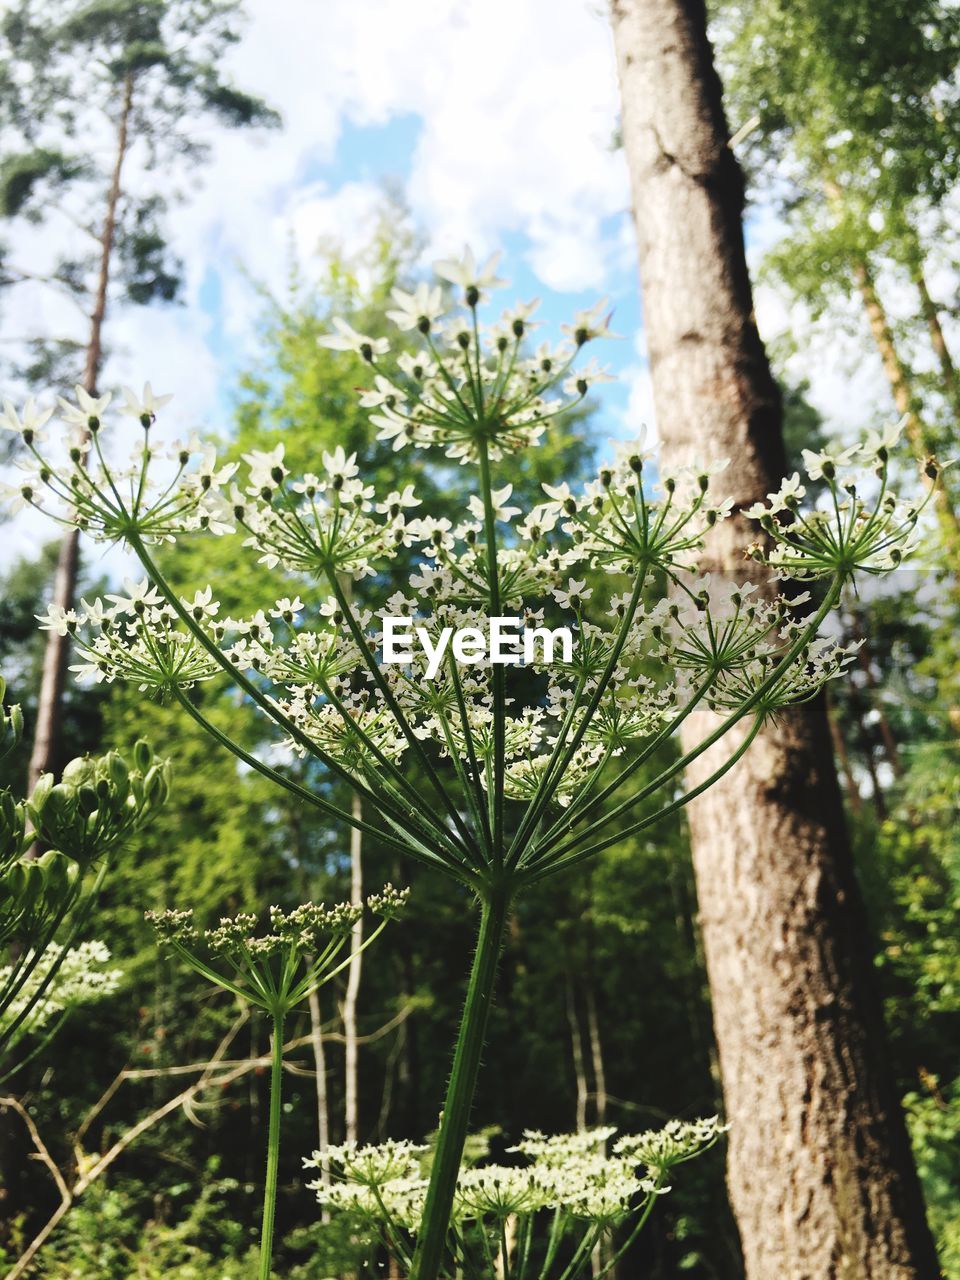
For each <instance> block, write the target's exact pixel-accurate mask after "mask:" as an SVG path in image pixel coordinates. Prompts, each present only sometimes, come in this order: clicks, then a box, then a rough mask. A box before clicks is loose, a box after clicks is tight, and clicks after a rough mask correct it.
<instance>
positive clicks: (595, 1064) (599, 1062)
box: [585, 974, 607, 1125]
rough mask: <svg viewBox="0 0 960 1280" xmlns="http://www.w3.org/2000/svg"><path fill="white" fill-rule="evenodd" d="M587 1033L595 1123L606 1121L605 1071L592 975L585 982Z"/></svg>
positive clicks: (601, 1123) (604, 1122) (600, 1123)
mask: <svg viewBox="0 0 960 1280" xmlns="http://www.w3.org/2000/svg"><path fill="white" fill-rule="evenodd" d="M585 1000H586V1006H587V1034H588V1037H589V1040H590V1067H591V1070H592V1072H593V1107H594V1115H595V1117H596V1121H597V1124H599V1125H603V1124H606V1123H607V1073H606V1070H605V1069H604V1065H603V1041H602V1040H601V1039H600V1019H599V1018H598V1017H597V996H596V992H595V990H594V981H593V975H592V974H591V975H590V977H589V981H588V982H587V984H586V993H585Z"/></svg>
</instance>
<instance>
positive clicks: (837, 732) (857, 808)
mask: <svg viewBox="0 0 960 1280" xmlns="http://www.w3.org/2000/svg"><path fill="white" fill-rule="evenodd" d="M827 719H828V720H829V723H830V739H831V741H832V742H833V754H834V756H835V757H836V760H837V763H838V764H839V766H840V772H841V773H842V774H843V780H844V783H845V784H846V792H847V802H848V803H849V805H850V808H851V810H852V811H853V812H854V813H861V812H862V811H863V796H862V795H861V794H860V788H859V787H858V786H857V780H856V778H855V777H854V776H853V768H852V766H851V764H850V752H849V751H848V750H847V742H846V739H845V738H844V736H843V730H842V729H841V728H840V723H839V721H838V720H837V715H836V712H835V711H834V710H833V707H832V706H828V707H827Z"/></svg>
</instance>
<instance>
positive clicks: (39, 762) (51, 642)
mask: <svg viewBox="0 0 960 1280" xmlns="http://www.w3.org/2000/svg"><path fill="white" fill-rule="evenodd" d="M132 107H133V76H132V74H128V75H127V77H126V79H125V80H124V84H123V99H122V101H121V105H120V116H119V119H118V121H117V150H116V157H115V159H114V164H113V173H112V175H111V178H110V186H109V188H108V190H107V203H106V209H105V211H104V217H103V231H102V232H101V236H100V269H99V272H98V275H97V287H96V291H95V293H94V300H93V310H92V312H91V313H90V335H89V338H88V340H87V357H86V364H85V366H84V371H83V388H84V390H85V391H87V392H89V394H90V395H96V393H97V380H98V379H99V377H100V366H101V364H102V363H103V322H104V319H105V318H106V314H107V290H108V287H109V284H110V264H111V260H112V257H113V248H114V243H115V240H116V230H117V207H118V205H119V203H120V193H121V189H122V188H121V175H122V173H123V162H124V160H125V159H126V155H127V148H128V145H129V139H128V134H129V127H130V112H131V109H132ZM78 565H79V534H78V533H77V531H76V529H71V530H69V531H68V532H67V533H66V534H64V537H63V541H62V542H61V544H60V556H59V559H58V561H57V571H56V574H55V575H54V579H53V603H54V604H55V605H58V606H59V607H60V608H61V609H69V608H71V607H72V605H73V602H74V598H75V597H76V591H77V569H78ZM69 653H70V638H69V636H58V635H57V634H56V632H54V631H50V632H48V634H47V645H46V649H45V650H44V655H43V670H42V674H41V677H40V693H39V695H38V699H37V723H36V727H35V728H34V733H33V747H32V750H31V752H30V765H29V773H28V778H29V785H30V786H31V787H32V786H33V784H34V783H35V782H36V780H37V779H38V778H39V777H40V775H41V774H42V773H49V772H51V771H52V770H53V768H54V765H55V764H56V763H57V760H56V756H57V742H58V738H59V735H60V725H61V709H62V705H63V689H64V684H65V683H66V676H67V659H68V657H69Z"/></svg>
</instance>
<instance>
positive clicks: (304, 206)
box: [0, 0, 883, 560]
mask: <svg viewBox="0 0 960 1280" xmlns="http://www.w3.org/2000/svg"><path fill="white" fill-rule="evenodd" d="M246 9H247V13H248V17H249V21H248V23H247V25H246V28H245V30H244V34H243V38H242V40H241V42H240V43H239V44H238V45H237V46H236V47H235V48H234V49H232V50H231V51H230V54H229V58H228V62H227V65H226V66H225V68H224V69H225V71H226V72H227V73H228V74H229V75H230V76H231V77H232V78H233V79H234V80H235V81H236V82H237V84H238V85H240V86H241V87H243V88H244V89H246V90H248V91H251V92H255V93H259V94H261V95H262V96H263V97H264V98H265V99H266V100H267V101H268V102H269V103H270V104H271V105H272V106H273V107H275V108H276V109H277V110H278V111H279V112H280V114H281V115H282V117H283V121H284V127H283V128H282V129H281V130H278V131H262V132H259V133H258V132H253V131H239V132H232V133H231V132H227V131H225V130H222V129H219V130H218V129H213V128H210V129H208V130H207V131H206V133H205V137H206V138H207V140H208V141H209V142H210V144H211V148H212V150H211V157H210V161H209V163H207V164H205V165H204V166H203V168H202V170H200V171H198V172H197V173H196V174H194V175H193V176H192V177H191V179H190V181H189V183H188V184H187V186H188V199H187V200H186V201H185V202H184V203H181V204H177V205H174V206H173V207H172V210H171V213H170V215H169V227H170V230H171V236H172V243H173V248H174V250H175V252H176V253H177V254H178V255H179V256H180V257H181V258H182V259H183V261H184V263H185V266H186V277H185V287H184V291H183V295H182V302H181V303H180V304H179V305H176V306H166V307H156V306H151V307H149V308H133V307H124V308H115V309H114V310H113V312H112V313H111V315H110V317H109V318H108V330H107V336H108V340H109V343H110V345H111V350H112V354H111V356H110V358H109V360H108V362H107V365H106V368H105V370H104V373H103V377H102V380H101V388H102V389H109V388H112V387H115V386H118V385H119V384H121V383H130V384H133V385H135V386H138V387H139V386H140V385H141V384H142V383H143V382H144V381H145V380H147V379H149V380H150V381H151V382H152V385H153V388H154V390H155V391H157V392H168V391H172V392H174V393H175V399H174V402H173V404H172V405H171V407H170V409H169V410H168V411H166V413H165V419H166V420H167V421H168V422H169V424H170V425H171V427H172V428H174V429H175V430H176V431H177V432H183V431H184V430H185V429H189V428H193V427H202V428H204V429H206V430H219V431H226V430H229V425H230V414H231V405H232V404H233V402H234V397H235V394H236V386H237V378H238V375H239V373H240V372H241V371H242V370H243V369H244V368H245V367H247V366H248V365H249V363H250V361H251V360H252V359H253V358H254V357H255V356H256V352H257V319H258V316H259V315H260V314H261V308H262V299H261V296H260V294H259V292H258V287H259V286H264V285H265V286H266V287H267V288H269V289H271V290H274V291H277V292H282V291H283V288H284V285H285V281H286V280H287V277H288V272H289V265H290V254H291V247H292V249H293V252H294V255H295V260H296V261H297V262H298V263H299V264H301V266H302V269H303V270H304V271H305V272H306V273H308V274H309V273H310V272H311V271H316V270H317V269H318V261H319V260H318V257H317V252H318V246H319V245H320V244H321V243H323V242H325V241H329V240H330V239H333V240H335V241H337V242H339V243H340V244H341V245H342V246H343V247H344V248H345V249H346V250H347V251H349V250H350V249H352V248H359V247H360V246H362V245H363V244H364V242H365V241H366V239H367V238H368V236H369V234H370V231H371V228H372V226H373V223H374V220H375V216H376V210H377V208H378V206H379V205H380V203H381V201H382V198H383V197H382V193H383V184H384V183H385V182H387V181H389V182H393V183H396V184H399V185H400V186H401V187H402V189H403V190H404V191H405V193H406V199H407V201H408V202H409V205H410V209H411V212H412V215H413V219H414V221H415V223H416V224H417V226H418V227H419V229H420V230H421V231H422V233H423V236H424V238H425V243H426V248H425V252H424V261H423V266H424V269H427V268H428V267H429V264H430V262H431V261H432V260H434V259H436V258H439V257H449V256H454V255H456V254H458V253H459V251H460V250H461V249H462V247H463V245H464V244H465V243H469V244H470V245H471V246H472V247H473V248H474V249H475V250H476V252H477V253H478V254H480V253H487V252H491V251H493V250H496V249H499V250H502V252H503V255H504V256H503V262H502V266H501V271H500V274H501V275H505V276H506V277H507V278H508V279H509V280H510V281H511V282H512V286H513V287H512V289H510V290H507V291H505V292H504V293H503V295H502V301H503V303H504V304H506V303H507V302H509V301H511V300H512V299H513V297H515V296H519V297H522V298H530V297H532V296H539V297H540V298H541V299H542V303H541V309H540V318H541V320H543V321H544V322H545V327H546V331H547V334H550V333H551V332H552V333H553V334H554V335H555V334H556V331H557V329H558V327H559V325H560V323H561V322H563V321H565V320H567V319H569V318H570V316H571V314H572V313H573V312H574V311H575V310H577V309H579V308H581V307H584V306H588V305H591V304H592V303H593V302H595V301H596V300H597V299H598V298H600V297H608V298H609V300H610V304H611V307H612V309H613V313H614V319H613V328H614V329H615V330H616V331H617V332H618V333H619V334H621V335H622V338H621V339H620V340H619V341H616V342H613V341H611V342H607V343H604V344H603V347H604V349H603V350H600V349H599V344H598V349H597V351H596V354H597V355H598V356H600V358H601V359H602V360H603V361H604V362H606V363H609V364H610V365H611V366H612V368H613V370H614V371H615V372H616V373H617V375H618V381H617V382H616V383H612V384H606V385H604V386H603V387H602V388H598V393H599V398H600V421H599V433H600V435H601V437H606V436H610V437H620V438H622V437H624V436H629V435H635V434H637V433H638V432H639V429H640V427H641V426H642V425H646V427H647V428H648V432H649V433H653V434H655V419H654V415H653V407H652V399H651V392H650V380H649V375H648V371H647V367H646V361H645V356H644V343H643V331H642V312H641V306H640V301H639V289H638V282H637V270H636V252H635V246H634V234H633V228H632V223H631V215H630V198H629V183H628V178H627V171H626V164H625V160H624V156H623V153H622V152H621V151H620V150H618V149H617V148H616V147H615V145H614V139H615V135H616V128H617V115H618V101H617V82H616V69H615V64H614V57H613V49H612V41H611V35H610V31H609V26H608V22H607V19H606V14H605V7H604V5H603V3H602V0H595V2H594V0H484V3H482V4H477V3H476V2H475V0H470V2H469V3H468V2H466V0H429V3H427V2H424V0H403V3H399V0H362V3H357V0H283V3H279V2H278V0H248V3H247V6H246ZM740 123H741V122H738V121H732V122H731V128H732V129H733V130H736V128H737V127H739V124H740ZM780 230H781V228H780V227H779V224H778V221H777V218H776V216H775V214H774V213H773V212H772V211H769V210H764V209H755V210H753V211H752V212H751V214H750V217H749V219H748V223H747V232H748V244H749V246H750V251H751V255H752V257H753V258H754V259H756V258H757V256H758V255H759V254H760V253H761V252H762V251H763V249H764V248H765V247H766V246H767V245H769V244H770V243H772V242H774V241H775V240H776V238H777V236H778V234H779V233H780ZM71 234H72V232H70V231H69V229H67V230H64V229H62V228H61V229H60V230H59V231H58V230H57V228H56V227H49V228H41V229H40V230H38V229H37V228H35V227H30V228H26V229H25V230H23V231H22V232H19V233H17V235H16V236H15V237H14V239H13V241H12V248H11V257H16V258H18V260H20V261H22V262H23V263H24V264H25V265H28V266H29V265H30V264H32V263H37V262H39V261H41V260H42V259H43V257H44V255H45V254H49V252H50V251H51V249H52V248H54V247H56V245H55V241H56V237H57V236H58V235H61V236H65V237H66V241H65V243H69V236H70V235H71ZM48 294H49V291H47V293H46V294H45V293H44V292H43V291H42V290H39V289H38V290H34V291H30V290H19V291H17V296H16V297H15V298H13V299H11V300H10V302H9V303H8V304H7V305H5V307H4V309H3V311H2V313H0V339H2V338H4V337H9V336H10V335H11V334H13V335H17V334H22V333H24V332H42V331H47V332H52V331H57V332H62V331H64V330H65V329H66V328H68V327H69V326H71V325H73V326H74V327H76V325H77V323H78V322H77V319H76V318H74V317H72V316H71V315H69V314H68V313H67V312H66V311H64V310H63V308H64V306H65V304H64V303H63V302H61V301H59V300H57V299H52V298H50V297H49V296H48ZM758 317H759V321H760V325H761V330H762V331H764V332H765V336H768V337H769V336H773V334H775V332H776V331H777V329H778V328H780V327H782V326H783V325H784V324H785V323H787V322H788V321H789V320H790V316H789V314H788V313H787V312H786V310H785V308H784V305H783V303H782V301H781V300H780V299H778V298H777V297H776V295H774V294H772V293H771V292H770V291H769V290H763V289H761V290H760V291H759V293H758ZM78 332H79V333H82V326H81V328H80V330H78ZM833 355H834V359H833V361H832V362H830V367H829V369H827V368H826V366H825V365H824V362H823V361H818V360H816V359H814V360H811V361H810V362H809V363H810V372H811V374H812V378H813V383H814V387H813V398H814V400H815V401H818V402H820V403H821V404H822V405H823V406H829V407H830V408H831V410H832V411H833V412H835V413H836V414H837V415H839V416H840V417H841V418H842V417H843V415H844V414H845V413H846V412H847V410H848V409H849V408H851V407H852V406H856V408H857V412H859V411H860V408H861V406H862V404H863V402H864V400H867V401H869V400H870V398H871V397H872V398H873V399H874V400H877V402H878V404H879V402H880V401H882V397H883V389H882V382H881V381H880V378H879V374H878V369H877V367H876V362H875V361H871V360H870V359H869V358H868V359H866V360H864V359H863V357H862V355H861V354H860V351H859V348H858V347H856V348H854V347H851V348H850V349H849V358H847V359H844V357H843V348H842V344H841V346H840V347H837V348H835V349H834V352H833ZM46 536H48V531H47V529H46V528H45V527H44V526H43V525H42V523H41V524H40V525H38V524H37V522H36V519H35V518H31V516H30V514H29V513H27V515H26V516H25V517H21V518H19V519H18V520H17V522H16V523H15V524H13V525H12V526H8V527H7V528H6V529H5V536H4V538H3V540H2V545H0V560H4V559H5V560H9V559H10V557H11V556H13V555H16V554H19V553H22V552H27V551H29V550H31V549H32V548H33V547H35V545H36V543H37V540H38V539H39V538H41V537H46Z"/></svg>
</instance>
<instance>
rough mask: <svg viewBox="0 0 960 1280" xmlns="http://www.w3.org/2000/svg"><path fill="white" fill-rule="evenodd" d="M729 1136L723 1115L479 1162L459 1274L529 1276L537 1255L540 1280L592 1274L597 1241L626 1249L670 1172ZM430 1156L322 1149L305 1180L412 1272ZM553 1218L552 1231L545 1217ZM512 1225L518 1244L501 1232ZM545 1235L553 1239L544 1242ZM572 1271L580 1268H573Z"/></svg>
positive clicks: (462, 1180)
mask: <svg viewBox="0 0 960 1280" xmlns="http://www.w3.org/2000/svg"><path fill="white" fill-rule="evenodd" d="M725 1128H726V1127H725V1126H724V1125H721V1124H720V1122H719V1120H718V1119H717V1118H716V1117H713V1118H712V1119H706V1120H697V1121H693V1122H692V1123H685V1122H681V1121H671V1122H670V1124H669V1125H668V1126H667V1127H666V1128H665V1129H664V1130H663V1131H662V1132H660V1133H651V1134H643V1135H636V1136H634V1135H628V1136H624V1137H623V1138H620V1139H619V1140H617V1141H616V1142H615V1143H614V1145H613V1149H612V1152H611V1151H609V1147H610V1143H611V1140H612V1139H613V1138H614V1136H615V1134H616V1130H615V1129H613V1128H602V1129H593V1130H588V1131H587V1132H585V1133H578V1134H559V1135H551V1136H549V1137H548V1136H545V1135H544V1134H541V1133H536V1132H528V1133H525V1134H524V1135H523V1139H522V1141H521V1142H519V1143H518V1144H517V1145H516V1146H515V1147H512V1148H510V1149H509V1151H508V1152H507V1154H508V1155H513V1156H516V1157H517V1160H516V1163H511V1164H506V1165H504V1164H493V1163H481V1164H480V1165H478V1166H477V1167H473V1168H465V1169H462V1170H461V1172H460V1175H459V1179H458V1182H457V1190H456V1196H455V1199H454V1208H453V1214H452V1219H451V1226H450V1247H451V1251H452V1255H453V1258H454V1262H455V1266H456V1267H457V1268H459V1271H458V1274H461V1273H462V1274H464V1275H466V1276H471V1277H472V1276H474V1275H476V1276H478V1277H479V1276H489V1275H491V1274H494V1271H496V1273H497V1274H501V1275H505V1276H514V1275H521V1274H525V1271H524V1267H525V1266H526V1265H527V1261H528V1259H529V1258H530V1257H531V1256H537V1257H538V1258H539V1259H540V1264H541V1267H542V1269H540V1270H538V1271H537V1272H536V1273H535V1274H537V1275H538V1276H539V1277H541V1280H549V1278H550V1277H552V1276H554V1275H556V1276H560V1275H563V1276H565V1277H569V1278H571V1280H572V1277H574V1276H577V1275H581V1274H584V1272H589V1266H590V1263H589V1259H590V1254H591V1253H592V1251H593V1248H594V1247H595V1245H596V1244H597V1243H598V1242H599V1241H600V1240H601V1239H603V1238H604V1237H606V1236H609V1235H610V1233H612V1232H613V1231H614V1230H615V1229H620V1230H621V1231H623V1232H624V1240H622V1241H620V1247H621V1250H622V1251H625V1249H626V1248H627V1247H629V1244H630V1243H632V1241H633V1239H635V1237H636V1232H637V1230H639V1227H640V1226H642V1224H643V1222H644V1221H645V1220H646V1216H647V1214H648V1212H649V1210H650V1208H651V1207H652V1204H653V1201H654V1199H655V1198H656V1197H657V1196H659V1195H663V1194H665V1193H666V1192H668V1191H669V1190H670V1187H669V1185H668V1182H667V1178H668V1175H669V1171H670V1169H671V1168H672V1167H673V1166H674V1165H676V1164H680V1163H683V1162H684V1161H686V1160H689V1159H692V1158H693V1157H694V1156H696V1155H699V1154H700V1153H701V1152H703V1151H705V1150H707V1149H708V1148H709V1147H711V1146H712V1145H713V1144H714V1143H715V1142H716V1141H717V1139H718V1138H719V1137H720V1135H721V1134H722V1133H724V1132H725ZM427 1155H428V1148H427V1147H424V1146H418V1145H415V1144H413V1143H409V1142H397V1141H390V1142H386V1143H383V1144H381V1145H380V1146H357V1145H356V1144H354V1143H346V1144H344V1145H342V1146H338V1147H329V1148H327V1150H326V1151H323V1152H319V1151H317V1152H314V1154H313V1156H312V1157H311V1158H310V1159H307V1160H305V1161H304V1165H305V1167H306V1168H308V1169H321V1170H323V1172H324V1175H325V1176H323V1177H321V1178H318V1179H317V1180H315V1181H313V1182H310V1183H308V1186H309V1188H310V1189H311V1190H314V1191H316V1193H317V1199H318V1201H319V1203H320V1204H321V1205H322V1206H323V1207H324V1208H326V1209H332V1210H334V1211H336V1212H340V1213H346V1214H349V1215H350V1216H351V1217H352V1218H354V1219H355V1220H359V1221H360V1222H361V1223H363V1224H364V1225H365V1227H366V1229H367V1230H368V1231H369V1232H371V1234H373V1235H376V1236H377V1237H379V1238H381V1239H382V1240H383V1241H385V1243H386V1244H387V1246H388V1248H390V1249H391V1250H392V1251H393V1252H394V1253H395V1254H396V1255H397V1256H398V1259H399V1261H400V1262H401V1263H402V1264H404V1265H407V1264H408V1263H409V1251H410V1249H411V1248H412V1244H413V1242H414V1241H415V1239H416V1236H417V1234H418V1231H419V1229H420V1223H421V1219H422V1216H423V1209H424V1203H425V1200H426V1194H427V1186H428V1181H427V1178H426V1177H425V1176H424V1166H425V1163H426V1157H427ZM648 1157H649V1158H648ZM546 1214H549V1215H550V1217H549V1218H548V1219H546V1222H547V1227H546V1228H545V1229H544V1228H543V1223H544V1219H543V1218H538V1216H537V1215H546ZM508 1219H510V1220H513V1226H514V1236H513V1238H514V1242H515V1243H514V1245H513V1246H512V1247H510V1246H509V1244H507V1245H506V1246H505V1241H504V1235H503V1228H504V1224H505V1223H506V1222H507V1220H508ZM541 1230H544V1237H545V1239H544V1240H541V1241H539V1242H538V1241H537V1238H536V1237H537V1234H538V1232H540V1231H541ZM547 1236H549V1239H548V1240H547V1239H546V1237H547ZM571 1257H573V1258H574V1259H580V1261H579V1264H577V1263H576V1262H575V1263H573V1264H571ZM494 1262H495V1263H496V1267H495V1268H494V1267H493V1266H492V1265H491V1264H493V1263H494ZM571 1265H573V1266H574V1268H575V1269H573V1270H566V1269H565V1268H567V1267H568V1266H571ZM485 1268H486V1269H485Z"/></svg>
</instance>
